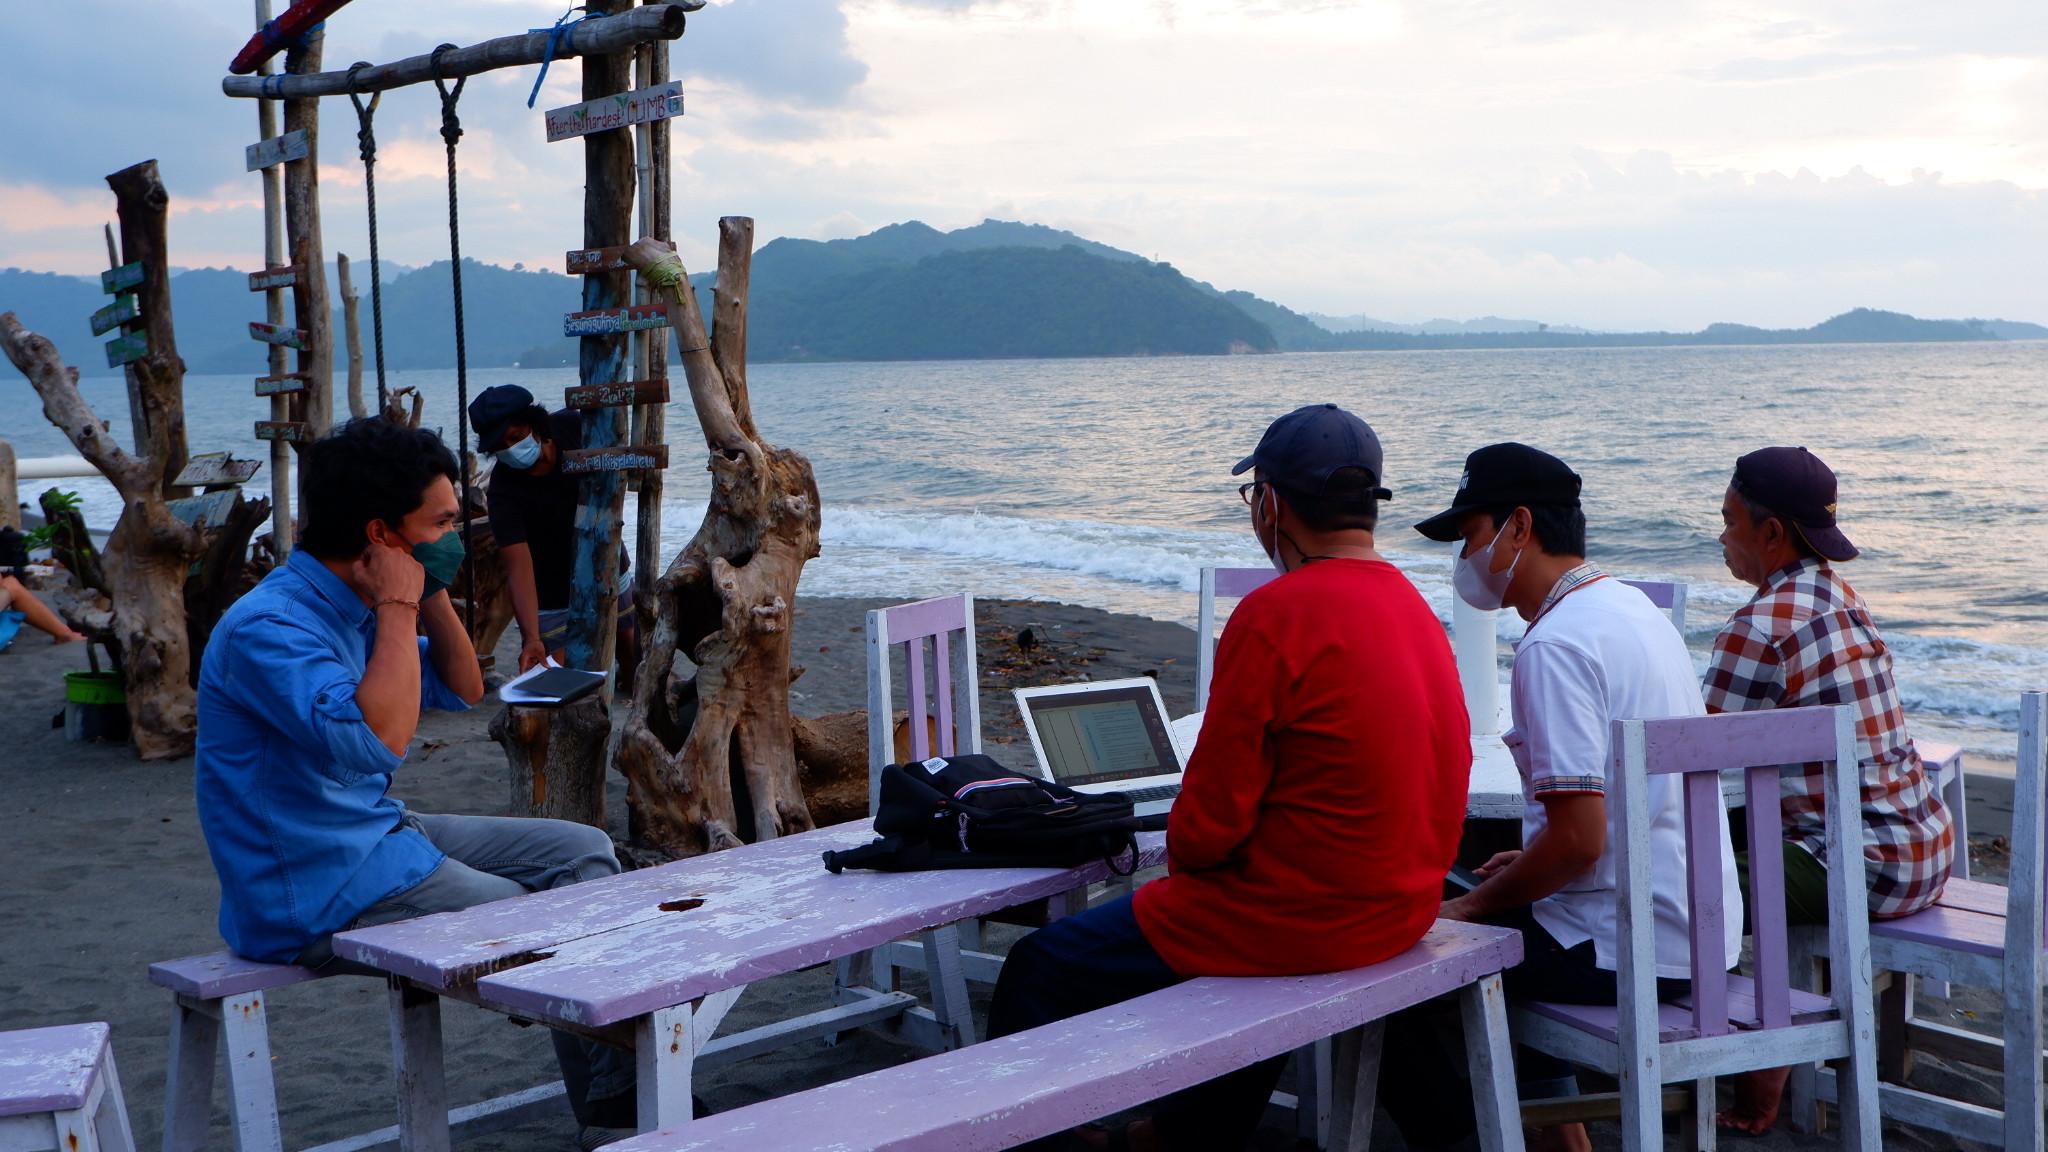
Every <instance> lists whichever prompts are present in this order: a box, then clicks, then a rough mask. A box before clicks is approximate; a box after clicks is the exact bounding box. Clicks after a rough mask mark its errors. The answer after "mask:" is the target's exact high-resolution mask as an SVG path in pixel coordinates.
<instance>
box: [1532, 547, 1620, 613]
mask: <svg viewBox="0 0 2048 1152" xmlns="http://www.w3.org/2000/svg"><path fill="white" fill-rule="evenodd" d="M1605 575H1607V573H1605V572H1602V571H1601V570H1600V566H1599V565H1598V564H1595V563H1593V562H1592V561H1591V560H1588V561H1586V562H1585V563H1583V564H1581V565H1579V566H1578V567H1577V568H1574V569H1572V570H1571V571H1569V572H1567V573H1565V574H1564V575H1562V576H1559V577H1558V578H1557V583H1555V584H1552V585H1551V586H1550V594H1549V595H1547V596H1545V597H1544V598H1543V604H1542V606H1541V607H1539V608H1537V609H1536V617H1535V619H1537V620H1541V619H1542V618H1543V614H1544V613H1545V612H1548V611H1550V609H1551V608H1552V607H1553V606H1555V605H1556V604H1557V602H1558V601H1559V600H1562V599H1564V598H1565V597H1567V596H1569V595H1571V594H1572V592H1573V591H1575V590H1577V589H1578V588H1580V587H1582V586H1584V585H1587V584H1591V583H1592V582H1593V581H1595V580H1598V579H1600V578H1601V577H1602V576H1605Z"/></svg>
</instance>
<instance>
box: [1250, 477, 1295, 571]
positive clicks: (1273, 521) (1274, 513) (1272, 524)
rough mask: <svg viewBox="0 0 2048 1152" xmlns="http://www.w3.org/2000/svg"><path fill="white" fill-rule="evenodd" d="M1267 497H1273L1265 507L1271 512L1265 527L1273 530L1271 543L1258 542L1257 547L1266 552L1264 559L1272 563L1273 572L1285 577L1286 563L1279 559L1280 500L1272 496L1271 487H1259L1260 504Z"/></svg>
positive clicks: (1255, 531)
mask: <svg viewBox="0 0 2048 1152" xmlns="http://www.w3.org/2000/svg"><path fill="white" fill-rule="evenodd" d="M1268 496H1272V497H1273V503H1272V504H1270V505H1268V506H1267V507H1269V508H1270V509H1271V511H1269V512H1267V514H1266V525H1267V527H1269V528H1271V529H1272V530H1273V542H1272V543H1271V544H1268V543H1266V542H1265V541H1264V540H1260V541H1259V547H1261V548H1263V549H1265V550H1266V559H1267V560H1269V561H1271V562H1272V564H1273V571H1275V572H1278V573H1279V574H1281V575H1282V576H1285V575H1287V562H1286V561H1284V560H1282V559H1280V499H1279V497H1278V496H1274V494H1273V487H1272V485H1270V484H1268V485H1263V486H1261V487H1260V489H1259V500H1260V502H1261V503H1264V501H1265V500H1266V498H1267V497H1268ZM1257 534H1258V533H1257V530H1256V529H1254V530H1253V535H1254V536H1256V535H1257Z"/></svg>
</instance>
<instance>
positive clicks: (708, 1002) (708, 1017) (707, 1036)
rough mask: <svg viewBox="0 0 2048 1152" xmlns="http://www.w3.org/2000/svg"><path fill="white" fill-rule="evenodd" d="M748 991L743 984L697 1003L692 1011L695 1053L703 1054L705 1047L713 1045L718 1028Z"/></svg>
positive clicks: (713, 994) (692, 1035) (715, 993)
mask: <svg viewBox="0 0 2048 1152" xmlns="http://www.w3.org/2000/svg"><path fill="white" fill-rule="evenodd" d="M746 990H747V986H746V985H745V984H742V985H740V986H739V987H737V988H727V989H726V990H725V991H723V992H713V993H712V994H711V995H709V996H706V997H704V998H703V999H701V1000H699V1001H697V1003H696V1005H695V1006H694V1007H692V1008H691V1010H690V1040H691V1048H692V1050H693V1051H697V1052H702V1051H703V1050H704V1046H705V1045H706V1044H709V1043H711V1038H712V1037H713V1036H714V1035H716V1034H717V1033H718V1026H719V1024H721V1023H723V1022H724V1020H725V1015H726V1013H728V1012H730V1011H732V1006H733V1005H734V1004H736V1003H738V1002H739V998H740V993H742V992H745V991H746Z"/></svg>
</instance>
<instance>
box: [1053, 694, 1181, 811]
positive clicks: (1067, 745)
mask: <svg viewBox="0 0 2048 1152" xmlns="http://www.w3.org/2000/svg"><path fill="white" fill-rule="evenodd" d="M1016 696H1017V710H1018V711H1019V712H1022V713H1023V714H1024V730H1025V731H1026V732H1028V733H1030V734H1031V754H1032V756H1033V758H1034V759H1036V761H1037V764H1038V774H1039V775H1040V776H1041V777H1043V778H1045V779H1048V780H1055V781H1058V782H1059V783H1061V784H1064V785H1066V786H1067V787H1069V788H1072V789H1073V790H1074V791H1076V792H1122V793H1124V794H1125V795H1127V796H1129V797H1130V798H1131V801H1132V803H1133V804H1135V805H1136V811H1137V814H1138V815H1140V816H1147V815H1151V814H1153V813H1157V812H1164V811H1166V810H1167V809H1168V808H1169V807H1171V806H1172V805H1173V798H1174V797H1175V796H1178V795H1179V794H1180V777H1181V769H1182V762H1181V754H1180V749H1179V748H1178V747H1177V746H1176V745H1175V743H1174V739H1173V731H1172V728H1171V726H1170V725H1169V724H1168V723H1167V720H1166V702H1165V701H1164V700H1162V699H1161V698H1160V696H1159V685H1158V684H1156V683H1154V682H1153V681H1152V679H1151V677H1149V676H1138V677H1133V678H1132V679H1129V680H1098V681H1094V682H1090V683H1082V684H1055V685H1052V686H1049V687H1044V688H1019V689H1017V690H1016Z"/></svg>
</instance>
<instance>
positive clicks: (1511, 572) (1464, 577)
mask: <svg viewBox="0 0 2048 1152" xmlns="http://www.w3.org/2000/svg"><path fill="white" fill-rule="evenodd" d="M1507 530H1508V526H1507V525H1506V524H1502V525H1501V526H1500V532H1495V533H1494V534H1493V539H1492V540H1491V541H1488V542H1487V545H1486V547H1484V548H1481V549H1480V550H1479V551H1477V552H1474V553H1473V554H1472V555H1470V556H1462V555H1461V556H1458V557H1457V558H1455V559H1453V560H1452V561H1451V588H1452V589H1453V590H1454V591H1456V592H1457V594H1458V599H1460V600H1463V601H1464V602H1465V603H1467V604H1470V605H1471V606H1472V607H1474V608H1477V609H1479V610H1480V611H1482V612H1494V611H1498V610H1499V608H1500V606H1501V603H1502V600H1503V598H1504V597H1505V596H1507V594H1508V585H1509V584H1512V583H1514V580H1515V566H1516V565H1518V564H1520V563H1521V562H1522V554H1521V552H1519V551H1517V552H1516V553H1515V558H1514V559H1513V560H1511V561H1509V562H1508V567H1507V571H1505V572H1495V571H1492V568H1493V546H1494V545H1495V544H1498V543H1500V537H1501V532H1506V531H1507Z"/></svg>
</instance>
